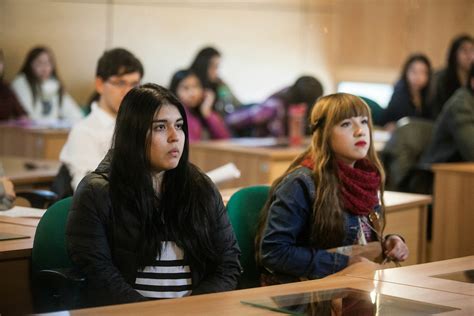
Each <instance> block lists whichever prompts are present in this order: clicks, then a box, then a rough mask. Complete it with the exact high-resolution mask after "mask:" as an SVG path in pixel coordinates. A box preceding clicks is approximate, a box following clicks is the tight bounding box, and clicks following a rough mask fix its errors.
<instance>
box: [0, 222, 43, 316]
mask: <svg viewBox="0 0 474 316" xmlns="http://www.w3.org/2000/svg"><path fill="white" fill-rule="evenodd" d="M35 231H36V227H32V226H26V225H18V224H14V223H6V222H0V232H3V233H13V234H20V235H26V236H29V238H27V239H15V240H2V241H0V314H2V315H22V314H26V313H31V312H32V311H33V308H32V297H31V292H30V269H31V260H30V259H31V249H32V247H33V238H34V235H35Z"/></svg>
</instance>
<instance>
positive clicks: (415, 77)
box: [375, 54, 431, 130]
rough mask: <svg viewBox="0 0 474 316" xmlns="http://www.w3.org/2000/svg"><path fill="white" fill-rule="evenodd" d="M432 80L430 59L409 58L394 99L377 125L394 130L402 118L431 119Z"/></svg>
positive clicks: (422, 57)
mask: <svg viewBox="0 0 474 316" xmlns="http://www.w3.org/2000/svg"><path fill="white" fill-rule="evenodd" d="M430 78H431V63H430V61H429V59H428V57H426V56H425V55H422V54H415V55H411V56H410V57H408V59H407V60H406V62H405V65H404V66H403V70H402V74H401V77H400V80H399V81H398V82H397V83H396V85H395V88H394V92H393V95H392V98H391V100H390V102H389V104H388V106H387V108H386V109H385V110H384V111H383V112H382V113H381V115H380V116H379V118H378V120H377V121H376V122H375V124H376V125H380V126H385V128H386V129H388V130H393V129H394V127H395V122H396V121H398V120H399V119H401V118H402V117H406V116H408V117H413V116H416V117H423V118H430V115H431V114H430V107H429V105H428V91H429V86H430Z"/></svg>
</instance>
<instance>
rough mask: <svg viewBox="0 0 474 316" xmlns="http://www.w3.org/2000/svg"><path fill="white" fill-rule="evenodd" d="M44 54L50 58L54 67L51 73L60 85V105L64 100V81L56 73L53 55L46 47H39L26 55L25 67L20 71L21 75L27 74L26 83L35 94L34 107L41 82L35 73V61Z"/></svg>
mask: <svg viewBox="0 0 474 316" xmlns="http://www.w3.org/2000/svg"><path fill="white" fill-rule="evenodd" d="M42 53H46V54H48V56H49V60H50V62H51V64H52V66H53V71H52V73H51V75H52V77H53V78H55V79H56V80H57V81H58V83H59V90H58V94H59V105H61V103H62V99H63V91H64V85H63V83H62V81H61V80H60V79H59V76H58V74H57V72H56V62H55V60H54V56H53V53H52V52H51V50H50V49H48V48H46V47H44V46H37V47H35V48H33V49H32V50H30V51H29V52H28V54H27V55H26V58H25V61H24V62H23V66H22V67H21V69H20V72H19V73H23V74H25V77H26V81H27V82H28V85H29V86H30V90H31V93H32V94H33V105H34V104H35V103H36V100H37V98H38V95H39V93H40V83H41V82H40V80H39V79H38V78H37V77H36V75H35V73H34V71H33V61H34V60H35V59H36V58H38V56H39V55H41V54H42Z"/></svg>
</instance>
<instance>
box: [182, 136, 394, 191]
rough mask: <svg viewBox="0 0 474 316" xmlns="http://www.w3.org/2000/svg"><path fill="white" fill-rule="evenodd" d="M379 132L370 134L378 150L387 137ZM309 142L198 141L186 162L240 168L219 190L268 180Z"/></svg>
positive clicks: (202, 165)
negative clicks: (301, 143) (297, 143)
mask: <svg viewBox="0 0 474 316" xmlns="http://www.w3.org/2000/svg"><path fill="white" fill-rule="evenodd" d="M380 134H384V133H383V132H376V133H375V134H374V135H376V136H375V139H376V141H375V142H374V146H375V149H376V151H378V152H379V151H381V150H382V149H383V147H384V146H385V141H386V139H387V136H386V135H383V136H382V137H381V136H380ZM309 142H310V139H306V140H305V143H304V144H303V145H302V146H296V147H293V146H288V144H287V140H286V139H276V138H235V139H227V140H217V141H216V140H213V141H201V142H197V143H193V144H191V145H190V161H191V162H193V163H194V164H196V165H197V166H198V167H199V168H201V169H202V170H203V171H205V172H208V171H210V170H212V169H215V168H217V167H220V166H222V165H225V164H227V163H229V162H233V163H234V164H235V165H236V166H237V168H238V169H239V170H240V171H241V177H240V178H239V179H235V180H230V181H227V182H225V183H223V184H221V185H219V187H220V188H221V189H224V188H235V187H241V186H248V185H255V184H265V183H272V182H273V180H275V179H276V178H278V177H279V176H281V175H282V174H283V173H284V172H285V170H286V169H287V168H288V166H289V165H290V163H291V162H292V161H293V160H294V159H295V158H296V157H297V156H298V155H299V154H301V153H302V152H303V151H304V150H305V149H306V147H307V145H308V144H309Z"/></svg>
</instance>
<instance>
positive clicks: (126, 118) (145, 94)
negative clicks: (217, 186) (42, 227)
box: [110, 84, 216, 269]
mask: <svg viewBox="0 0 474 316" xmlns="http://www.w3.org/2000/svg"><path fill="white" fill-rule="evenodd" d="M163 105H172V106H175V107H176V108H177V109H178V110H179V113H180V114H181V116H182V118H183V121H184V122H183V124H184V125H183V131H184V134H185V142H184V148H183V153H182V156H181V159H180V161H179V163H178V166H177V167H176V168H174V169H171V170H168V171H165V172H164V176H163V180H162V183H161V189H160V190H161V191H160V193H159V194H158V195H157V194H156V193H155V192H154V188H153V184H152V181H153V180H152V170H151V166H150V159H149V155H148V153H149V148H150V146H151V136H150V130H151V126H152V121H153V118H154V115H155V113H156V112H157V111H159V110H160V109H161V107H162V106H163ZM188 158H189V140H188V123H187V119H186V114H185V111H184V108H183V105H182V104H181V103H180V102H179V101H178V100H177V99H176V98H175V96H174V95H173V94H172V93H171V92H170V91H169V90H167V89H165V88H163V87H161V86H158V85H156V84H145V85H142V86H139V87H136V88H133V89H131V90H130V91H129V92H128V93H127V95H126V96H125V97H124V99H123V101H122V104H121V106H120V110H119V112H118V115H117V123H116V127H115V132H114V140H113V153H112V161H111V168H110V196H111V200H112V207H113V210H114V214H115V215H116V218H117V224H120V225H123V226H124V227H127V224H128V223H127V222H125V221H124V218H125V216H124V215H125V214H131V216H133V217H135V218H136V220H137V221H138V222H139V223H140V237H139V240H138V249H137V256H138V261H137V262H138V264H139V266H140V267H141V268H143V267H145V266H147V265H149V264H150V263H151V262H153V260H155V258H156V255H157V253H158V254H159V253H161V242H162V241H174V242H176V244H177V245H178V246H179V247H181V248H182V249H183V250H184V253H185V256H186V258H188V259H189V261H190V262H191V263H192V264H193V265H195V266H197V267H198V268H200V269H204V268H205V265H206V262H213V261H215V260H216V259H215V258H216V252H215V250H214V245H213V244H212V239H211V231H212V227H213V225H215V221H216V219H215V218H213V217H212V215H211V214H213V213H212V212H211V208H212V207H215V203H212V202H213V199H212V197H214V196H216V193H215V190H214V189H213V188H214V187H213V185H212V183H211V182H210V180H209V179H208V178H207V177H206V176H205V175H204V174H203V173H202V172H201V171H200V170H198V169H197V168H196V167H195V166H194V165H192V164H190V163H189V162H188Z"/></svg>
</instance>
